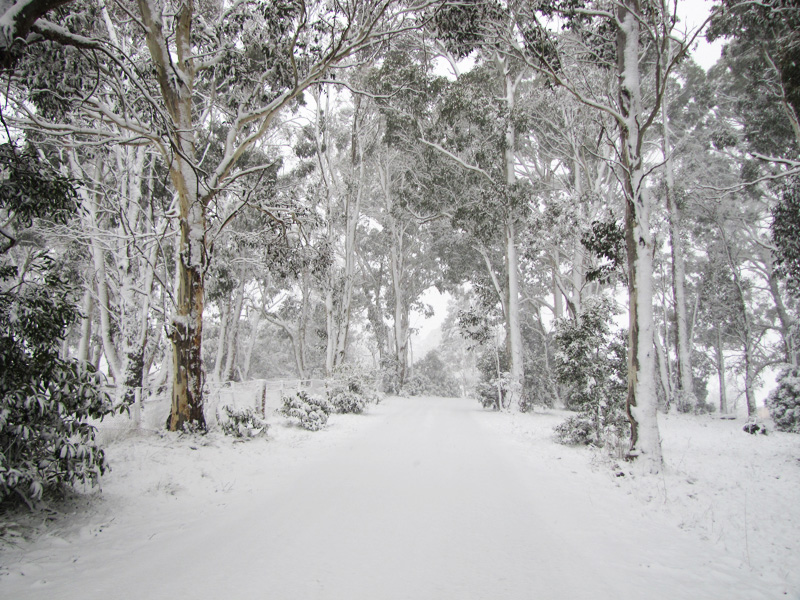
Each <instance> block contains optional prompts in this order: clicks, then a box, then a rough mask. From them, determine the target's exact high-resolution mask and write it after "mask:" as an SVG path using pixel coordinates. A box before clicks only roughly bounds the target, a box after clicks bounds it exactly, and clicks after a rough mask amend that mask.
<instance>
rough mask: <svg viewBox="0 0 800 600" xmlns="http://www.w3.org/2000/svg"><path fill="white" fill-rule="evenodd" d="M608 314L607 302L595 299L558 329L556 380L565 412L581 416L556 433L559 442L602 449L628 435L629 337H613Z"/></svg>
mask: <svg viewBox="0 0 800 600" xmlns="http://www.w3.org/2000/svg"><path fill="white" fill-rule="evenodd" d="M612 314H613V309H612V306H611V303H610V301H609V300H608V299H606V298H595V299H592V300H589V301H587V302H586V306H585V309H584V312H583V314H581V315H580V318H579V319H578V320H561V321H559V322H558V323H557V324H556V345H557V347H558V350H557V352H556V356H555V372H556V378H557V380H558V382H559V383H560V384H562V385H563V386H565V387H566V396H565V402H566V405H567V407H568V408H570V409H572V410H577V411H579V412H580V415H578V416H576V417H572V418H570V419H568V420H567V421H566V422H564V423H562V424H561V425H559V427H558V428H557V429H556V434H557V437H558V439H559V441H561V442H562V443H582V444H594V445H597V446H603V445H605V444H606V443H607V442H610V441H614V440H620V439H624V438H625V437H626V436H627V431H628V421H627V417H626V415H625V399H626V393H627V356H626V354H627V353H626V348H627V346H626V343H625V341H626V337H627V334H626V332H624V331H622V332H620V333H618V334H617V335H614V334H612V333H611V331H610V329H609V326H608V321H609V318H610V317H611V315H612Z"/></svg>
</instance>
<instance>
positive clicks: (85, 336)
mask: <svg viewBox="0 0 800 600" xmlns="http://www.w3.org/2000/svg"><path fill="white" fill-rule="evenodd" d="M85 286H86V287H85V288H84V290H83V302H82V303H81V309H82V313H83V314H82V315H81V339H80V342H79V343H78V355H77V357H76V358H77V360H78V362H80V363H85V362H88V361H89V348H90V347H91V343H92V311H93V310H94V295H93V294H92V284H91V281H87V282H86V283H85Z"/></svg>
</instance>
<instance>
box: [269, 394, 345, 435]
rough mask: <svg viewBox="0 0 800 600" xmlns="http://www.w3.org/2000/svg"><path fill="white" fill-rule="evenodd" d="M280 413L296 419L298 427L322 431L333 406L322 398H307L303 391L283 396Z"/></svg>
mask: <svg viewBox="0 0 800 600" xmlns="http://www.w3.org/2000/svg"><path fill="white" fill-rule="evenodd" d="M282 402H283V406H282V407H281V408H280V411H279V412H280V413H281V414H282V415H284V416H286V417H291V418H293V419H297V420H298V421H299V423H300V426H301V427H303V428H304V429H308V430H310V431H318V430H320V429H322V428H323V427H324V426H325V424H326V423H327V422H328V416H329V415H330V414H331V413H332V412H333V406H332V405H331V403H330V402H328V401H327V400H326V399H324V398H318V397H316V396H309V395H308V394H307V393H306V392H304V391H299V392H297V393H296V394H295V395H294V396H284V397H283V398H282Z"/></svg>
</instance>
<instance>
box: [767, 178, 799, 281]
mask: <svg viewBox="0 0 800 600" xmlns="http://www.w3.org/2000/svg"><path fill="white" fill-rule="evenodd" d="M798 231H800V177H798V176H797V175H794V176H791V177H787V179H786V181H785V182H784V187H783V193H782V195H781V201H780V202H779V203H778V205H777V206H775V208H774V209H773V211H772V239H773V240H774V242H775V246H776V250H775V272H776V273H777V274H778V276H779V277H782V278H783V279H784V280H785V281H786V286H787V288H788V289H789V291H791V292H792V294H793V295H795V296H799V297H800V236H798V235H797V232H798Z"/></svg>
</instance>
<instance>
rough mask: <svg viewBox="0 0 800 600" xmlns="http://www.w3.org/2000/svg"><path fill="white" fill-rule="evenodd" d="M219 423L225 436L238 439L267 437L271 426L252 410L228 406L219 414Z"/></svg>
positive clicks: (219, 411)
mask: <svg viewBox="0 0 800 600" xmlns="http://www.w3.org/2000/svg"><path fill="white" fill-rule="evenodd" d="M217 421H218V422H219V426H220V427H221V428H222V432H223V433H224V434H225V435H230V436H233V437H236V438H245V439H249V438H254V437H258V436H266V435H267V430H269V424H268V423H267V422H266V421H265V420H264V419H262V418H261V417H259V416H258V415H257V414H256V413H255V412H254V411H253V409H252V408H235V407H233V406H230V405H229V404H226V405H225V406H223V407H222V408H221V409H220V410H218V412H217Z"/></svg>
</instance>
